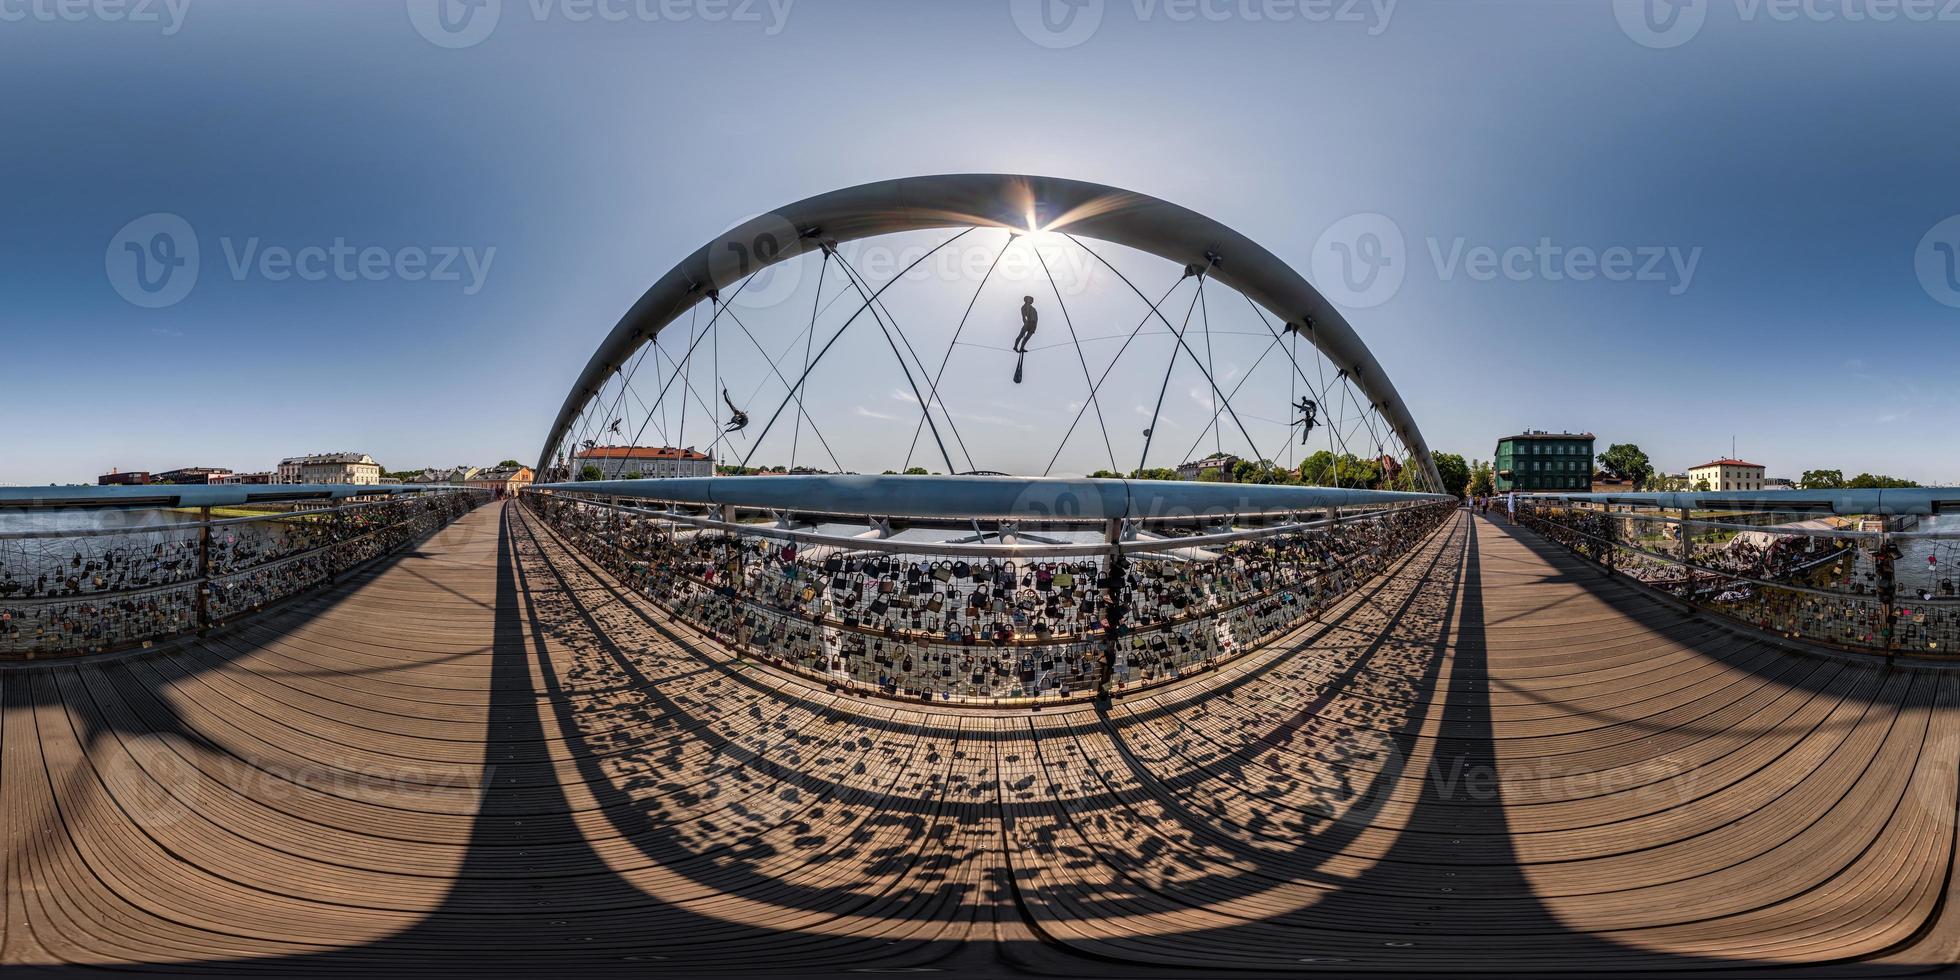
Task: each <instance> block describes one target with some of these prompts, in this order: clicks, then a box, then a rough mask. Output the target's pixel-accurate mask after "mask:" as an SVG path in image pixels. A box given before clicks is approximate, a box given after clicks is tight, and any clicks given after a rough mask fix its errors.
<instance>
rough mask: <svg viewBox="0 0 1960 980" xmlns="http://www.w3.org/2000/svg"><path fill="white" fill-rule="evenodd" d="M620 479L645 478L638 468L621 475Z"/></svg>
mask: <svg viewBox="0 0 1960 980" xmlns="http://www.w3.org/2000/svg"><path fill="white" fill-rule="evenodd" d="M620 479H622V480H643V479H646V478H645V477H644V476H641V475H640V471H639V470H634V471H633V472H631V473H628V474H626V475H625V476H622V477H620Z"/></svg>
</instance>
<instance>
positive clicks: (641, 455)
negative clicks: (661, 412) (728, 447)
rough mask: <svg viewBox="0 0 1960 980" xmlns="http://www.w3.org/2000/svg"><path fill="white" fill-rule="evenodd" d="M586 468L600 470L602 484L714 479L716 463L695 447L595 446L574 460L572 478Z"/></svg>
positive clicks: (581, 451) (574, 457) (582, 451)
mask: <svg viewBox="0 0 1960 980" xmlns="http://www.w3.org/2000/svg"><path fill="white" fill-rule="evenodd" d="M587 466H596V467H598V468H599V474H600V476H599V478H600V479H602V480H619V479H624V478H625V477H626V476H628V475H629V474H632V473H638V474H639V475H640V476H641V477H643V478H645V479H649V480H651V479H656V478H659V477H671V476H714V475H715V461H714V460H713V459H711V458H709V456H708V454H707V453H704V452H699V451H697V450H695V449H694V447H692V446H689V447H688V448H686V449H675V448H674V447H672V446H594V447H592V448H591V449H585V450H580V451H579V453H578V454H577V455H576V456H573V457H572V475H573V476H574V477H576V476H577V475H578V474H579V473H580V472H582V471H584V469H585V468H586V467H587Z"/></svg>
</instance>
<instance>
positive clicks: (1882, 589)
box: [1872, 516, 1899, 661]
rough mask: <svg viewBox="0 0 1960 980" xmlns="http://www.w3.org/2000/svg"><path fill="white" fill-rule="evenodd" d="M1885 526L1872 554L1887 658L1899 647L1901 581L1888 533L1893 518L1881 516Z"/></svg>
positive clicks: (1881, 629)
mask: <svg viewBox="0 0 1960 980" xmlns="http://www.w3.org/2000/svg"><path fill="white" fill-rule="evenodd" d="M1879 520H1880V521H1882V522H1883V523H1882V524H1880V525H1879V526H1880V527H1882V528H1884V530H1881V531H1880V532H1879V533H1878V551H1877V552H1876V553H1875V554H1873V555H1872V570H1873V571H1875V572H1876V573H1877V574H1878V608H1879V623H1880V625H1879V630H1880V633H1879V640H1880V641H1881V642H1883V643H1884V644H1885V659H1886V660H1888V661H1889V660H1891V659H1892V656H1893V654H1894V653H1896V652H1897V651H1898V649H1899V601H1898V600H1899V583H1898V572H1897V569H1895V568H1894V567H1893V563H1892V541H1891V538H1890V537H1889V536H1888V533H1887V532H1889V531H1890V530H1891V528H1892V519H1891V518H1889V517H1884V516H1880V517H1879Z"/></svg>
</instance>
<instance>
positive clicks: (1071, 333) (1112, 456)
mask: <svg viewBox="0 0 1960 980" xmlns="http://www.w3.org/2000/svg"><path fill="white" fill-rule="evenodd" d="M1012 240H1013V239H1011V238H1010V239H1009V241H1010V242H1011V241H1012ZM1027 244H1028V251H1031V252H1033V253H1034V257H1035V261H1037V262H1040V263H1041V274H1042V275H1045V276H1047V277H1048V288H1049V289H1051V290H1054V292H1055V305H1056V306H1059V307H1061V310H1062V323H1063V324H1064V325H1065V326H1067V327H1068V337H1069V341H1070V342H1071V343H1072V344H1073V345H1074V347H1075V359H1076V360H1077V361H1079V362H1080V363H1081V364H1082V382H1083V383H1084V384H1087V385H1088V386H1089V404H1090V405H1091V406H1093V407H1094V408H1095V410H1096V427H1097V428H1099V429H1101V430H1102V437H1103V449H1104V450H1105V451H1107V452H1108V453H1109V468H1110V470H1111V471H1115V469H1116V444H1115V443H1113V442H1111V441H1110V439H1109V422H1108V421H1107V420H1106V419H1104V418H1103V410H1102V403H1101V402H1100V401H1098V400H1097V399H1096V385H1095V382H1093V381H1091V380H1089V358H1088V356H1087V355H1085V354H1083V353H1082V341H1080V340H1077V339H1076V335H1075V321H1074V320H1073V319H1072V318H1071V317H1070V316H1069V314H1068V304H1067V303H1065V302H1063V301H1062V287H1060V286H1058V285H1056V284H1055V274H1054V273H1053V272H1050V271H1049V270H1048V260H1047V259H1046V258H1044V257H1042V254H1041V249H1039V248H1037V247H1035V244H1034V243H1033V242H1029V243H1027Z"/></svg>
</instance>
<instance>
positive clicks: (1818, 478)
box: [1797, 470, 1844, 490]
mask: <svg viewBox="0 0 1960 980" xmlns="http://www.w3.org/2000/svg"><path fill="white" fill-rule="evenodd" d="M1797 484H1798V485H1799V486H1801V487H1803V488H1804V489H1805V490H1841V489H1843V488H1844V471H1843V470H1804V471H1803V479H1801V480H1798V481H1797Z"/></svg>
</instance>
